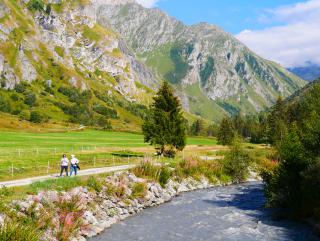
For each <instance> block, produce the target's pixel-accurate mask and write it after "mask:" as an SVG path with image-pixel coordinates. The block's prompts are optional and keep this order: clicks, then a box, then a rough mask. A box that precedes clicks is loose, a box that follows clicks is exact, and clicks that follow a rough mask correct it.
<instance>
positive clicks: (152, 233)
mask: <svg viewBox="0 0 320 241" xmlns="http://www.w3.org/2000/svg"><path fill="white" fill-rule="evenodd" d="M264 204H265V197H264V195H263V185H262V183H260V182H250V183H245V184H240V185H231V186H224V187H214V188H211V189H206V190H200V191H194V192H189V193H184V194H182V195H180V196H178V197H176V198H174V199H173V200H172V201H171V202H169V203H166V204H163V205H161V206H159V207H154V208H150V209H146V210H144V211H143V212H141V213H140V214H138V215H136V216H133V217H130V218H128V219H126V220H124V221H122V222H119V223H117V224H115V225H113V226H111V228H110V229H107V230H106V231H105V232H103V233H102V234H100V235H99V236H97V237H94V238H92V239H90V240H91V241H119V240H122V241H138V240H139V241H140V240H141V241H162V240H166V241H168V240H170V241H171V240H172V241H180V240H181V241H200V240H206V241H207V240H208V241H209V240H244V241H250V240H301V241H302V240H303V241H304V240H319V239H318V238H317V237H316V236H314V235H313V234H312V231H311V229H310V228H309V227H307V226H305V225H303V224H300V223H296V222H291V221H288V220H273V218H272V212H274V210H270V209H266V208H264Z"/></svg>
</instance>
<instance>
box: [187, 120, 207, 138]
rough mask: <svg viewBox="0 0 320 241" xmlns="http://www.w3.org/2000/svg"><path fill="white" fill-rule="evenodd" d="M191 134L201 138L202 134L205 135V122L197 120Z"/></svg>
mask: <svg viewBox="0 0 320 241" xmlns="http://www.w3.org/2000/svg"><path fill="white" fill-rule="evenodd" d="M190 134H191V135H194V136H200V135H201V134H204V122H203V120H201V119H198V120H196V121H195V122H193V124H192V126H191V128H190Z"/></svg>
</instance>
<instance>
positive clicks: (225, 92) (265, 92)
mask: <svg viewBox="0 0 320 241" xmlns="http://www.w3.org/2000/svg"><path fill="white" fill-rule="evenodd" d="M98 19H99V22H100V23H101V24H102V25H104V26H110V27H113V28H114V29H117V31H118V32H119V33H120V34H121V35H122V36H123V37H124V38H125V39H126V40H127V43H128V44H129V45H130V46H131V48H132V49H133V50H134V51H135V53H136V54H137V55H138V56H139V58H140V59H141V60H142V61H144V62H145V63H146V65H148V66H149V67H150V68H151V69H152V70H153V71H154V72H155V73H156V75H157V76H158V77H159V78H161V79H167V80H168V81H170V82H171V83H172V84H174V85H175V86H176V87H177V89H179V90H180V93H181V96H182V98H183V99H185V100H187V101H185V107H186V109H189V110H190V111H191V112H192V113H202V116H206V117H207V118H210V119H212V120H219V119H221V114H220V115H217V114H216V112H219V113H220V111H222V113H225V114H234V113H237V112H239V111H242V112H244V113H252V112H256V111H259V110H262V109H263V108H265V107H267V106H270V105H272V104H273V103H274V101H275V100H276V99H277V97H278V96H279V95H282V96H285V97H286V96H289V95H290V94H292V93H293V92H295V91H296V90H297V89H299V88H300V87H302V86H303V85H304V84H305V81H303V80H301V79H300V78H298V77H296V76H295V75H293V74H291V73H290V72H288V71H287V70H286V69H284V68H282V67H281V66H279V65H277V64H275V63H273V62H270V61H267V60H265V59H262V58H261V57H259V56H257V55H256V54H254V53H253V52H252V51H250V50H249V49H248V48H247V47H246V46H244V45H243V44H242V43H240V42H239V41H238V40H237V39H235V38H234V37H233V36H231V35H230V34H228V33H226V32H224V31H223V30H221V29H219V28H218V27H216V26H213V25H209V24H206V23H201V24H197V25H192V26H187V25H184V24H183V23H182V22H180V21H178V20H176V19H174V18H172V17H170V16H168V15H166V14H165V13H163V12H162V11H161V10H159V9H147V8H143V7H142V6H140V5H138V4H136V3H135V2H134V1H132V0H115V1H106V2H103V3H101V6H100V8H99V14H98ZM194 85H197V86H198V88H195V87H194ZM191 89H195V92H192V91H190V90H191ZM195 99H198V101H199V100H200V99H201V100H202V101H204V102H212V104H210V105H211V106H216V105H218V106H219V107H220V109H219V108H217V109H216V111H208V105H207V104H203V105H200V106H199V107H198V108H197V109H195V108H193V107H192V106H193V105H194V100H195ZM190 106H191V107H190ZM203 113H205V114H203Z"/></svg>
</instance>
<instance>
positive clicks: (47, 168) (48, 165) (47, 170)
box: [47, 161, 50, 174]
mask: <svg viewBox="0 0 320 241" xmlns="http://www.w3.org/2000/svg"><path fill="white" fill-rule="evenodd" d="M49 169H50V161H48V167H47V174H49Z"/></svg>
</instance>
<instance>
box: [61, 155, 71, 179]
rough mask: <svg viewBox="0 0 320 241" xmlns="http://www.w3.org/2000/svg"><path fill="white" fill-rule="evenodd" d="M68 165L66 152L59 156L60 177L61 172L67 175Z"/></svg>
mask: <svg viewBox="0 0 320 241" xmlns="http://www.w3.org/2000/svg"><path fill="white" fill-rule="evenodd" d="M68 166H69V160H68V158H67V155H66V154H63V155H62V158H61V171H60V177H62V174H63V172H64V171H65V172H66V176H68Z"/></svg>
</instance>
